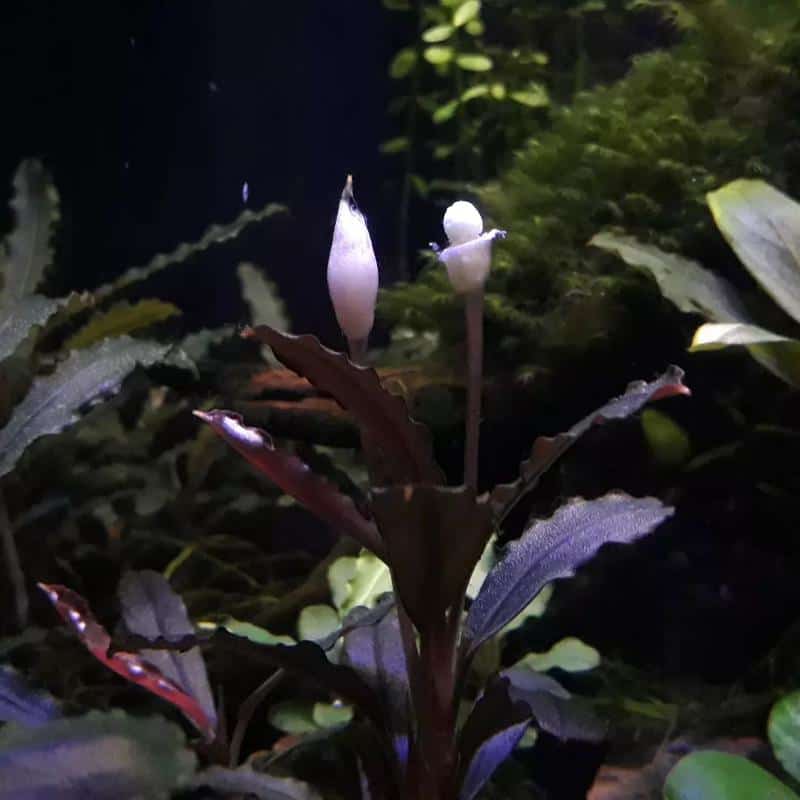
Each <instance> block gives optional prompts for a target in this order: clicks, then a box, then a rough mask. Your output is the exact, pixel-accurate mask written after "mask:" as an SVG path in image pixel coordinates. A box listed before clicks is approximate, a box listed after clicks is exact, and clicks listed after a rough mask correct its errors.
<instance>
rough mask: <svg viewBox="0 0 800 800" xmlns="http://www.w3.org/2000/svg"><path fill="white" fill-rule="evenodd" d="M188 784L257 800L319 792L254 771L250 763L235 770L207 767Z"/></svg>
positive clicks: (306, 797)
mask: <svg viewBox="0 0 800 800" xmlns="http://www.w3.org/2000/svg"><path fill="white" fill-rule="evenodd" d="M192 785H193V786H195V787H197V788H200V787H202V786H205V787H207V788H209V789H213V790H214V791H216V792H221V793H223V794H226V795H230V794H235V795H246V796H248V797H251V796H252V797H257V798H259V800H321V795H319V794H318V793H317V792H316V791H315V790H314V789H313V788H312V787H311V786H309V784H307V783H303V782H302V781H298V780H295V779H294V778H279V777H277V776H275V775H267V773H265V772H256V771H255V770H254V769H253V768H252V767H251V766H250V765H244V766H241V767H238V768H237V769H227V768H225V767H209V768H208V769H205V770H203V771H202V772H199V773H198V774H197V775H195V777H194V779H193V780H192Z"/></svg>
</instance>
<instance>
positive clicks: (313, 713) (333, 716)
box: [267, 700, 353, 736]
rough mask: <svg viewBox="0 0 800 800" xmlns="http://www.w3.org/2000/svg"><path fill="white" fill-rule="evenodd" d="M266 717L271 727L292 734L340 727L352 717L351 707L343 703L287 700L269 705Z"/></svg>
mask: <svg viewBox="0 0 800 800" xmlns="http://www.w3.org/2000/svg"><path fill="white" fill-rule="evenodd" d="M267 717H268V719H269V724H270V725H272V727H273V728H277V729H278V730H279V731H282V732H283V733H289V734H291V735H293V736H304V735H306V734H308V733H319V732H320V731H326V730H330V729H331V728H341V727H342V726H343V725H346V724H347V723H348V722H350V720H351V719H352V718H353V709H352V708H351V707H350V706H347V705H344V704H343V703H336V704H333V703H310V702H303V701H299V700H297V701H295V700H287V701H286V702H284V703H276V704H275V705H273V706H271V707H270V710H269V713H268V715H267Z"/></svg>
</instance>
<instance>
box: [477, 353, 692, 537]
mask: <svg viewBox="0 0 800 800" xmlns="http://www.w3.org/2000/svg"><path fill="white" fill-rule="evenodd" d="M682 381H683V370H682V369H680V367H676V366H674V365H673V366H670V367H669V368H668V369H667V371H666V372H665V373H664V374H663V375H662V376H661V377H660V378H657V379H656V380H654V381H650V382H649V383H648V382H647V381H634V382H633V383H630V384H628V387H627V389H626V390H625V393H624V394H622V395H620V396H619V397H615V398H614V399H613V400H609V401H608V402H607V403H606V404H605V405H604V406H602V407H601V408H598V409H597V410H596V411H593V412H592V413H591V414H589V416H587V417H584V418H583V419H582V420H581V421H580V422H578V423H577V424H576V425H573V426H572V427H571V428H570V429H569V430H568V431H567V432H566V433H560V434H558V435H557V436H553V437H550V436H540V437H539V438H538V439H536V441H535V442H534V443H533V450H532V451H531V457H530V458H529V459H528V460H527V461H523V462H522V464H521V465H520V477H519V478H518V479H517V480H516V481H514V482H513V483H504V484H499V485H498V486H495V488H494V490H493V491H492V495H491V503H492V508H493V509H494V512H495V515H496V517H497V520H498V522H502V520H503V519H505V517H506V516H507V515H508V513H509V512H510V511H511V509H512V508H514V506H515V505H516V504H517V502H518V501H519V500H520V499H521V498H522V497H523V496H524V495H525V494H526V493H527V492H529V491H530V490H531V489H533V488H534V486H536V484H537V483H538V482H539V479H540V478H541V477H542V475H544V473H545V472H547V470H548V469H550V467H552V466H553V464H554V463H555V462H556V461H557V460H558V459H559V458H561V456H562V455H564V453H566V452H567V450H569V448H570V447H572V445H573V444H575V442H576V441H577V440H578V439H580V437H581V436H583V434H585V433H586V432H587V431H588V430H589V429H590V428H591V427H592V426H593V425H598V424H601V423H603V422H607V421H608V420H612V419H624V418H625V417H629V416H630V415H631V414H635V413H636V412H637V411H639V409H641V408H642V406H644V405H646V404H647V403H650V402H653V401H655V400H662V399H664V398H666V397H673V396H675V395H688V394H690V391H689V388H688V387H687V386H684V385H683V382H682Z"/></svg>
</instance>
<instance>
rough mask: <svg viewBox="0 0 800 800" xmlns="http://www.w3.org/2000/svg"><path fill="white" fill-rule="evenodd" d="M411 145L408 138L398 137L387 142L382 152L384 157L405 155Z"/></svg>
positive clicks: (382, 146)
mask: <svg viewBox="0 0 800 800" xmlns="http://www.w3.org/2000/svg"><path fill="white" fill-rule="evenodd" d="M410 144H411V142H410V140H409V138H408V137H407V136H397V137H395V138H394V139H388V140H387V141H385V142H384V143H383V144H382V145H381V147H380V150H381V153H383V154H384V155H387V156H390V155H394V154H395V153H404V152H405V151H406V150H408V148H409V146H410Z"/></svg>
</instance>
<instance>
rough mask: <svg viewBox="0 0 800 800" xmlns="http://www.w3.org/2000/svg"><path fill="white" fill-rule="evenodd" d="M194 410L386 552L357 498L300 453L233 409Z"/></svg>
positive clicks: (311, 502)
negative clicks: (313, 468)
mask: <svg viewBox="0 0 800 800" xmlns="http://www.w3.org/2000/svg"><path fill="white" fill-rule="evenodd" d="M194 413H195V415H196V416H197V417H199V418H200V419H202V420H203V421H204V422H207V423H208V424H209V425H211V427H212V428H213V429H214V431H215V433H217V434H218V435H219V436H220V437H221V438H223V439H224V440H225V441H226V442H228V444H230V445H231V446H232V447H233V448H234V449H235V450H236V451H237V452H238V453H240V454H241V455H243V456H244V457H245V458H246V459H247V460H248V461H249V462H250V463H251V464H252V465H253V466H254V467H256V468H257V469H258V470H260V471H261V472H263V473H264V474H265V475H266V476H267V477H269V478H270V479H271V480H273V481H274V482H275V483H276V484H277V485H278V486H280V488H281V489H283V491H284V492H286V493H287V494H289V495H291V496H292V497H294V498H295V500H297V501H298V502H299V503H301V504H302V505H304V506H305V507H306V508H307V509H308V510H309V511H311V512H312V513H313V514H316V515H317V516H318V517H319V518H320V519H322V520H324V521H325V522H327V523H328V524H329V525H330V526H331V527H332V528H333V529H334V530H337V531H338V532H339V533H343V534H345V535H347V536H352V537H353V538H354V539H355V540H356V541H357V542H359V543H360V544H361V545H363V546H364V547H366V548H368V549H369V550H372V551H374V552H377V553H381V552H382V550H383V545H382V544H381V540H380V536H379V535H378V531H377V529H376V528H375V526H374V525H373V524H372V522H370V521H369V520H367V519H365V518H364V516H363V515H362V514H361V513H360V512H359V511H358V509H357V508H356V507H355V504H354V503H353V501H352V500H351V499H350V498H349V497H347V495H344V494H342V493H341V492H339V490H338V489H337V488H336V487H335V486H334V485H333V484H331V483H328V482H327V481H325V480H324V479H322V478H320V477H319V476H317V475H315V474H314V473H313V472H312V471H311V468H310V467H309V466H308V465H307V464H306V463H305V462H303V461H301V460H300V459H299V458H298V457H297V456H294V455H291V454H289V453H284V452H282V451H281V450H277V449H276V448H275V447H274V446H273V444H272V439H271V438H270V436H269V434H268V433H266V432H265V431H262V430H259V429H258V428H250V427H247V426H246V425H244V424H242V418H241V417H240V416H239V415H238V414H234V413H232V412H230V411H217V410H215V411H195V412H194Z"/></svg>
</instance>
